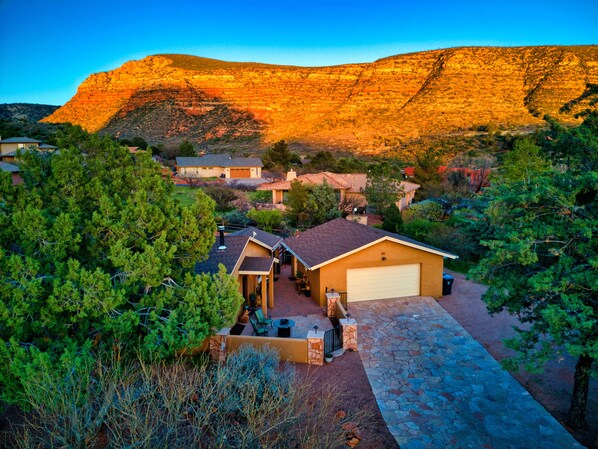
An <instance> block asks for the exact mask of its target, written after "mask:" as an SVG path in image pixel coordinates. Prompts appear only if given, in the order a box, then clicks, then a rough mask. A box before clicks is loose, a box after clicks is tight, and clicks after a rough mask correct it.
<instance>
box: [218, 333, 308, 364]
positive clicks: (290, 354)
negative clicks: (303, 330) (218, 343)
mask: <svg viewBox="0 0 598 449" xmlns="http://www.w3.org/2000/svg"><path fill="white" fill-rule="evenodd" d="M243 344H250V345H252V346H253V347H255V348H261V347H263V346H269V347H271V348H274V349H277V350H278V352H279V353H280V360H281V361H282V362H295V363H307V340H306V339H302V338H275V337H250V336H246V335H228V336H227V337H226V347H227V351H231V352H232V351H235V350H237V349H238V348H239V347H240V346H241V345H243Z"/></svg>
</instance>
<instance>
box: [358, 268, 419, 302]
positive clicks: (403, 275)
mask: <svg viewBox="0 0 598 449" xmlns="http://www.w3.org/2000/svg"><path fill="white" fill-rule="evenodd" d="M419 277H420V266H419V264H413V265H393V266H390V267H373V268H352V269H348V270H347V301H349V302H351V301H368V300H372V299H383V298H400V297H403V296H418V295H419Z"/></svg>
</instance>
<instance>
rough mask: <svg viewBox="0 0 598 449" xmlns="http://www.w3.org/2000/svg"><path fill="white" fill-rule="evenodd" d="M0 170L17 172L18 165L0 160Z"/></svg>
mask: <svg viewBox="0 0 598 449" xmlns="http://www.w3.org/2000/svg"><path fill="white" fill-rule="evenodd" d="M0 170H2V171H9V172H11V173H18V172H19V171H20V170H19V167H17V166H16V165H12V164H7V163H6V162H0Z"/></svg>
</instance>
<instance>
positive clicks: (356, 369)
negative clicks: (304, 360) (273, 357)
mask: <svg viewBox="0 0 598 449" xmlns="http://www.w3.org/2000/svg"><path fill="white" fill-rule="evenodd" d="M293 367H294V368H295V373H296V374H297V376H298V377H299V378H300V379H301V378H304V379H308V380H309V381H311V382H312V385H313V387H314V389H315V391H314V393H315V394H317V393H318V385H324V384H325V383H327V382H334V383H335V384H336V385H337V386H338V387H339V391H340V392H341V394H340V395H339V396H338V402H337V409H338V410H344V411H346V412H347V413H350V412H355V411H358V410H364V411H366V412H368V413H369V415H370V416H369V418H368V419H367V420H366V421H365V422H363V423H361V426H360V427H359V430H360V433H361V434H362V435H363V439H362V440H361V442H360V443H359V445H358V446H357V449H398V448H399V446H398V444H397V442H396V441H395V439H394V437H393V436H392V434H391V433H390V432H389V430H388V427H386V423H385V422H384V418H382V414H381V413H380V409H379V408H378V404H377V403H376V398H375V397H374V393H373V392H372V388H371V387H370V383H369V381H368V378H367V375H366V373H365V369H364V368H363V365H362V363H361V359H360V358H359V353H357V352H345V354H344V355H342V356H341V357H337V358H335V359H334V360H333V361H332V363H326V364H324V365H322V366H313V365H304V364H300V363H296V364H293Z"/></svg>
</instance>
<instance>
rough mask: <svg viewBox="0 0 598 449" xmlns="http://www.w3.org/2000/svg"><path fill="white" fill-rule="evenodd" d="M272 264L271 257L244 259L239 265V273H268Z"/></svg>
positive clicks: (272, 259)
mask: <svg viewBox="0 0 598 449" xmlns="http://www.w3.org/2000/svg"><path fill="white" fill-rule="evenodd" d="M273 263H274V258H273V257H250V256H248V257H246V258H245V259H243V262H242V263H241V268H239V273H241V274H242V273H243V272H245V273H262V274H263V273H265V274H267V273H270V270H271V269H272V264H273Z"/></svg>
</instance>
